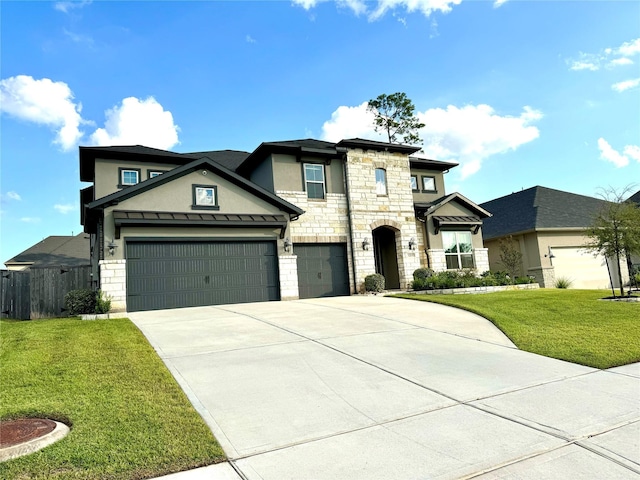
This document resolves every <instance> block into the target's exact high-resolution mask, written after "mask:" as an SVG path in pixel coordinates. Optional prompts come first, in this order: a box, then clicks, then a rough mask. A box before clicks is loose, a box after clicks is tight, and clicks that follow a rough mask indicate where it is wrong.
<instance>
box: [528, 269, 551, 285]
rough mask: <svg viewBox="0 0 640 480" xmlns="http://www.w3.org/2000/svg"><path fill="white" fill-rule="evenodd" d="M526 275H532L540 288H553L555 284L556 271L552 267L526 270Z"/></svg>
mask: <svg viewBox="0 0 640 480" xmlns="http://www.w3.org/2000/svg"><path fill="white" fill-rule="evenodd" d="M527 275H533V276H534V277H535V278H536V282H537V283H538V284H539V285H540V286H541V287H542V288H553V287H555V284H556V270H555V268H553V267H535V268H530V269H528V270H527Z"/></svg>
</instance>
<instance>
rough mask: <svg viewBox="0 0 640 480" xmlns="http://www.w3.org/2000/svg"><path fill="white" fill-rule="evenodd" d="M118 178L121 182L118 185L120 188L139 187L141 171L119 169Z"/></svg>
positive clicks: (137, 169)
mask: <svg viewBox="0 0 640 480" xmlns="http://www.w3.org/2000/svg"><path fill="white" fill-rule="evenodd" d="M118 176H119V180H120V182H119V183H118V188H123V187H130V186H131V185H137V184H138V183H139V182H140V169H139V168H119V169H118Z"/></svg>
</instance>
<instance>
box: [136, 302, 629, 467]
mask: <svg viewBox="0 0 640 480" xmlns="http://www.w3.org/2000/svg"><path fill="white" fill-rule="evenodd" d="M129 316H130V318H131V319H132V320H133V321H134V322H135V324H136V325H137V326H138V327H139V328H140V329H141V331H142V332H143V333H144V334H145V335H146V337H147V338H148V339H149V341H150V343H151V344H152V345H153V347H154V348H155V349H156V351H157V352H158V354H159V355H160V357H161V358H162V359H163V361H164V362H165V364H166V365H167V366H168V368H169V369H170V370H171V372H172V374H173V375H174V377H175V378H176V379H177V381H178V383H179V384H180V385H181V387H182V388H183V389H184V391H185V392H186V394H187V395H188V397H189V399H190V400H191V402H192V403H193V405H194V406H195V408H196V409H197V410H198V412H199V413H200V414H201V415H202V417H203V418H204V420H205V421H206V422H207V424H208V425H209V426H210V428H211V429H212V431H213V433H214V434H215V436H216V438H217V439H218V441H219V442H220V444H221V445H222V447H223V448H224V450H225V452H226V453H227V456H228V457H229V459H230V461H231V463H232V464H233V466H234V468H235V469H236V471H237V472H239V474H240V475H242V476H243V477H244V478H246V479H262V480H267V479H273V480H282V479H287V478H291V479H319V480H321V479H331V480H336V479H340V480H342V479H367V480H373V479H394V480H401V479H427V478H428V479H432V478H433V479H457V478H514V479H515V478H531V479H557V478H576V477H579V478H593V479H601V478H607V479H617V478H620V479H626V478H635V479H638V478H640V368H639V366H638V365H637V364H636V365H630V366H626V367H619V368H615V369H611V370H608V371H602V370H597V369H593V368H588V367H584V366H580V365H575V364H571V363H567V362H562V361H559V360H553V359H549V358H546V357H542V356H539V355H535V354H531V353H527V352H523V351H520V350H518V349H517V348H515V346H514V345H513V344H512V343H511V341H509V339H508V338H506V337H505V336H504V335H503V334H502V333H501V332H500V331H499V330H498V329H497V328H496V327H495V326H493V325H492V324H491V323H490V322H488V321H487V320H485V319H483V318H481V317H479V316H477V315H474V314H472V313H469V312H464V311H461V310H457V309H453V308H450V307H445V306H442V305H437V304H431V303H425V302H414V301H408V300H402V299H396V298H389V297H379V296H351V297H335V298H326V299H309V300H298V301H291V302H267V303H250V304H237V305H222V306H212V307H197V308H187V309H176V310H163V311H151V312H136V313H131V314H130V315H129Z"/></svg>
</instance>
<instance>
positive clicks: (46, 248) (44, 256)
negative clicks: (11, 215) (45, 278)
mask: <svg viewBox="0 0 640 480" xmlns="http://www.w3.org/2000/svg"><path fill="white" fill-rule="evenodd" d="M89 253H90V242H89V235H87V234H85V233H80V234H78V235H75V236H70V235H52V236H50V237H47V238H45V239H43V240H41V241H40V242H38V243H36V244H35V245H33V246H31V247H29V248H27V249H26V250H25V251H24V252H21V253H19V254H18V255H16V256H15V257H13V258H11V259H9V260H7V261H6V262H4V263H5V265H7V266H9V265H33V266H35V267H44V266H53V265H67V266H74V265H89Z"/></svg>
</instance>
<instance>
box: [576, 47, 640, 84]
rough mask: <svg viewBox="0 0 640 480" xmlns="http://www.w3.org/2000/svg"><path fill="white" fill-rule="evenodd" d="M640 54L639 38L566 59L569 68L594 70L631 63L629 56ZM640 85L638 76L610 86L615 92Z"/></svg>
mask: <svg viewBox="0 0 640 480" xmlns="http://www.w3.org/2000/svg"><path fill="white" fill-rule="evenodd" d="M638 54H640V38H636V39H635V40H631V41H630V42H624V43H623V44H622V45H620V46H619V47H617V48H605V49H604V50H602V51H601V52H599V53H583V52H580V54H579V56H578V58H577V59H573V60H567V64H568V65H569V69H570V70H575V71H579V70H589V71H592V72H595V71H597V70H600V69H601V68H608V69H612V68H616V67H622V66H627V65H633V64H634V61H633V59H632V58H631V57H634V56H635V55H638ZM638 85H640V78H635V79H630V80H625V81H622V82H618V83H614V84H613V85H612V86H611V88H613V89H614V90H615V91H617V92H624V91H625V90H629V89H630V88H635V87H637V86H638Z"/></svg>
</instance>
